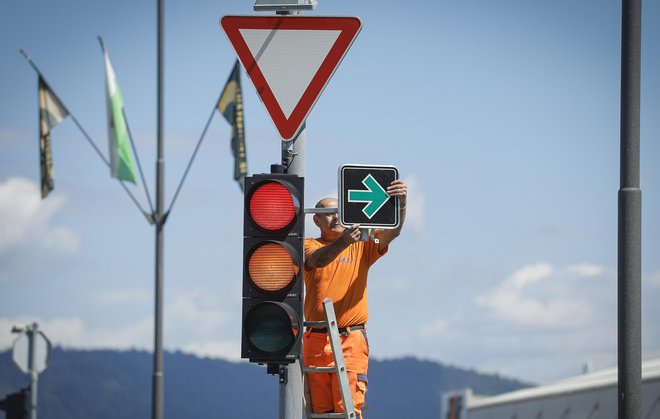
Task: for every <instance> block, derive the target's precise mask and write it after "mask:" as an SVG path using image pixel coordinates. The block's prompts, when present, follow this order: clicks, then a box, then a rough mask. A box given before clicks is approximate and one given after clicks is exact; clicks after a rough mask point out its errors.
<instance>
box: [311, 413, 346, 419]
mask: <svg viewBox="0 0 660 419" xmlns="http://www.w3.org/2000/svg"><path fill="white" fill-rule="evenodd" d="M309 417H310V418H346V417H347V415H346V413H310V415H309ZM348 417H349V419H354V418H355V416H353V415H350V416H348Z"/></svg>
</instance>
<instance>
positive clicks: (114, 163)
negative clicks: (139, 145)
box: [103, 47, 135, 183]
mask: <svg viewBox="0 0 660 419" xmlns="http://www.w3.org/2000/svg"><path fill="white" fill-rule="evenodd" d="M103 59H104V61H105V80H106V98H107V106H108V137H109V145H110V174H111V176H112V177H115V178H117V179H120V180H126V181H128V182H133V183H135V168H134V167H133V152H132V151H131V144H130V139H129V137H128V128H127V127H126V119H125V118H124V101H123V100H122V98H121V91H120V90H119V85H118V84H117V80H116V78H115V71H114V70H113V69H112V64H110V57H108V52H107V51H106V49H105V47H103Z"/></svg>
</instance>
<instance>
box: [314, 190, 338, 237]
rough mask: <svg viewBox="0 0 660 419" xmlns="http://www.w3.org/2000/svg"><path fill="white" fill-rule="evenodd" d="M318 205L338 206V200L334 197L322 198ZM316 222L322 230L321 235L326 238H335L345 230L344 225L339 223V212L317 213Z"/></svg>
mask: <svg viewBox="0 0 660 419" xmlns="http://www.w3.org/2000/svg"><path fill="white" fill-rule="evenodd" d="M318 206H319V207H320V208H337V206H338V204H337V200H336V199H334V198H326V199H322V200H321V201H320V202H319V204H318ZM314 224H316V225H317V226H318V228H319V229H320V230H321V237H322V238H323V239H326V240H334V239H336V238H337V237H339V236H340V235H341V233H343V232H344V227H343V226H342V225H341V224H339V215H338V214H337V212H336V211H335V212H333V213H330V214H315V215H314Z"/></svg>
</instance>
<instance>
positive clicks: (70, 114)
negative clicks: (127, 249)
mask: <svg viewBox="0 0 660 419" xmlns="http://www.w3.org/2000/svg"><path fill="white" fill-rule="evenodd" d="M20 52H21V54H22V55H23V57H24V58H25V60H26V61H27V62H28V63H29V64H30V66H31V67H32V69H33V70H34V71H36V72H37V74H38V75H39V77H41V78H42V79H43V80H44V81H45V82H46V84H48V88H49V89H50V90H51V91H52V92H53V94H55V96H57V97H58V98H59V95H57V94H56V93H55V90H53V88H52V87H51V85H50V83H48V81H47V80H46V78H45V77H44V75H43V74H41V71H40V70H39V68H38V67H37V65H36V64H35V63H34V62H33V61H32V58H31V57H30V56H29V55H28V53H27V51H25V50H24V49H21V50H20ZM67 111H68V112H69V116H70V117H71V120H72V121H73V123H74V124H75V125H76V127H78V129H79V130H80V132H81V133H82V135H83V136H84V137H85V139H86V140H87V142H88V143H89V144H90V145H91V146H92V148H93V149H94V151H96V154H98V156H99V157H100V158H101V160H103V163H105V165H106V166H108V167H110V162H109V161H108V159H106V157H105V156H104V155H103V153H102V152H101V150H100V149H99V148H98V146H97V145H96V143H94V141H93V140H92V137H90V136H89V134H87V131H85V128H83V127H82V125H81V124H80V122H78V118H76V116H75V115H74V114H73V113H72V112H71V111H70V110H69V109H68V108H67ZM117 180H118V181H119V184H120V185H121V187H122V188H124V190H125V191H126V193H127V194H128V196H129V197H130V198H131V201H133V203H134V204H135V206H137V207H138V209H139V210H140V212H141V213H142V214H144V216H145V217H147V219H148V220H149V222H152V223H153V221H152V220H151V217H150V216H149V214H148V213H147V212H146V211H145V210H144V209H143V208H142V205H140V203H139V202H138V200H137V199H136V198H135V196H134V195H133V193H132V192H131V191H130V190H129V189H128V188H127V187H126V185H124V182H122V181H121V180H119V179H117Z"/></svg>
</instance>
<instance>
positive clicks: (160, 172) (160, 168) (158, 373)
mask: <svg viewBox="0 0 660 419" xmlns="http://www.w3.org/2000/svg"><path fill="white" fill-rule="evenodd" d="M157 2H158V59H157V60H158V65H157V68H158V69H157V72H158V77H157V86H158V87H157V89H158V93H157V100H158V112H157V113H158V116H157V142H158V157H157V160H156V212H155V213H154V222H155V226H156V278H155V282H156V284H155V314H154V372H153V384H152V385H153V388H152V419H163V395H164V391H163V227H164V225H165V218H166V217H165V215H164V214H163V204H164V201H165V199H164V187H163V185H164V172H165V170H164V166H165V162H164V160H163V23H164V17H163V3H164V0H157Z"/></svg>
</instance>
